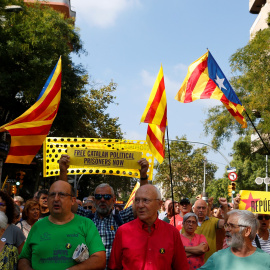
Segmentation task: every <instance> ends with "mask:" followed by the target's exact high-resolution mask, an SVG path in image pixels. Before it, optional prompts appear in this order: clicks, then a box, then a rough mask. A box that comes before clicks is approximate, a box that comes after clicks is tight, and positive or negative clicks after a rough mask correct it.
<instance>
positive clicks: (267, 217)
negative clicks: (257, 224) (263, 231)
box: [258, 216, 270, 220]
mask: <svg viewBox="0 0 270 270" xmlns="http://www.w3.org/2000/svg"><path fill="white" fill-rule="evenodd" d="M263 219H265V220H269V219H270V216H258V220H263Z"/></svg>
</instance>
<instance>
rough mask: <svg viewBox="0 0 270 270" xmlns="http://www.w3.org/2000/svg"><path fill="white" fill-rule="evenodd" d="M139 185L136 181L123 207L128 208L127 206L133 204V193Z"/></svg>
mask: <svg viewBox="0 0 270 270" xmlns="http://www.w3.org/2000/svg"><path fill="white" fill-rule="evenodd" d="M139 187H140V183H139V182H137V183H136V185H135V187H134V188H133V190H132V192H131V194H130V196H129V199H128V201H127V203H126V205H125V207H124V209H126V208H128V207H129V206H131V205H132V204H133V200H134V198H135V193H136V191H137V190H138V188H139Z"/></svg>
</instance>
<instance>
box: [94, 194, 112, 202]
mask: <svg viewBox="0 0 270 270" xmlns="http://www.w3.org/2000/svg"><path fill="white" fill-rule="evenodd" d="M102 198H104V200H106V201H108V200H110V199H111V198H112V195H111V194H95V199H96V200H101V199H102Z"/></svg>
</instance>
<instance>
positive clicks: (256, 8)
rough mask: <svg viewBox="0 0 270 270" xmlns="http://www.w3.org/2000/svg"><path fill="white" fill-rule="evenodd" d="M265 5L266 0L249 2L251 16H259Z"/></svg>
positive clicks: (250, 0)
mask: <svg viewBox="0 0 270 270" xmlns="http://www.w3.org/2000/svg"><path fill="white" fill-rule="evenodd" d="M265 3H266V0H249V12H250V13H252V14H259V13H260V11H261V8H262V7H263V6H264V5H265Z"/></svg>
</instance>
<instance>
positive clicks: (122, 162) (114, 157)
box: [67, 148, 142, 169]
mask: <svg viewBox="0 0 270 270" xmlns="http://www.w3.org/2000/svg"><path fill="white" fill-rule="evenodd" d="M67 154H68V155H69V156H70V165H78V166H89V167H106V168H125V169H140V168H141V166H140V165H139V164H138V161H139V160H140V159H141V158H142V153H140V152H122V151H113V150H102V149H89V148H88V149H85V148H69V149H68V150H67Z"/></svg>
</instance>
